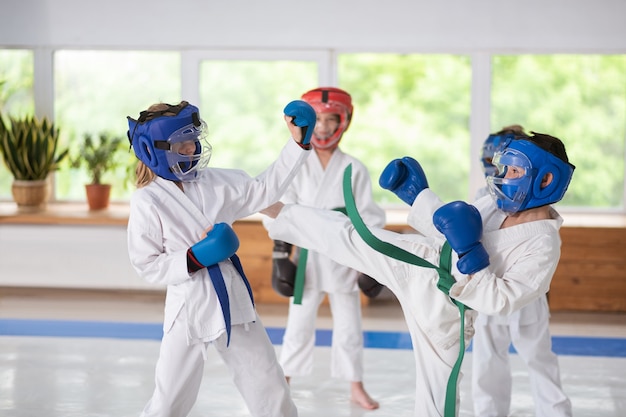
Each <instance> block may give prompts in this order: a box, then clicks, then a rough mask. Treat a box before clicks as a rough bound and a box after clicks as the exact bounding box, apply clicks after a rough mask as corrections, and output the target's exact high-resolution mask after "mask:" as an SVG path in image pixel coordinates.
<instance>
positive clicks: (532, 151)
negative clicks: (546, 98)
mask: <svg viewBox="0 0 626 417" xmlns="http://www.w3.org/2000/svg"><path fill="white" fill-rule="evenodd" d="M493 164H494V165H495V167H496V170H497V175H495V176H490V177H487V184H488V186H489V191H490V193H491V195H492V197H493V198H494V200H495V201H496V204H497V205H498V208H499V209H500V210H502V211H504V212H506V213H516V212H518V211H522V210H526V209H530V208H533V207H540V206H545V205H546V204H553V203H556V202H557V201H560V200H561V199H562V198H563V196H564V195H565V191H566V190H567V187H568V185H569V183H570V181H571V179H572V175H573V174H574V169H575V167H574V165H572V164H570V163H569V162H565V161H563V160H561V159H560V158H558V157H557V156H555V155H553V154H552V153H550V152H548V151H546V150H544V149H542V148H541V147H539V146H537V145H536V144H534V143H533V142H531V141H529V140H524V139H520V140H513V141H511V142H510V143H509V144H508V146H507V147H506V148H505V149H504V150H503V151H500V152H498V153H496V154H495V155H494V158H493ZM509 167H518V168H521V169H522V170H523V171H524V173H523V175H522V176H521V177H519V178H505V176H506V172H507V170H508V169H509ZM546 174H552V181H551V182H550V183H549V184H548V185H547V186H545V187H543V188H542V187H541V182H542V180H543V178H544V177H545V176H546Z"/></svg>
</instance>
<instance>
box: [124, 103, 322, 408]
mask: <svg viewBox="0 0 626 417" xmlns="http://www.w3.org/2000/svg"><path fill="white" fill-rule="evenodd" d="M128 119H129V120H128V124H129V131H128V137H129V140H130V143H131V146H132V147H133V149H134V151H135V155H136V156H137V158H138V159H139V163H138V166H137V186H138V189H137V191H136V192H135V193H134V194H133V196H132V199H131V203H130V217H129V220H128V252H129V256H130V261H131V264H132V266H133V267H134V269H135V270H136V271H137V273H138V274H139V275H140V276H141V277H142V278H144V279H145V280H147V281H148V282H150V283H153V284H159V285H166V286H167V295H166V301H165V314H164V316H165V317H164V323H163V332H164V334H163V339H162V341H161V349H160V354H159V359H158V362H157V365H156V371H155V389H154V392H153V394H152V397H151V399H150V400H149V401H148V403H147V404H146V406H145V408H144V410H143V412H142V414H141V415H142V416H143V417H156V416H160V417H173V416H177V417H178V416H186V415H187V414H188V413H189V411H190V410H191V408H192V406H193V404H194V403H195V401H196V397H197V395H198V392H199V389H200V383H201V380H202V375H203V368H204V366H203V365H204V359H205V358H206V355H207V348H208V346H209V345H212V346H213V347H214V348H215V350H216V351H217V353H218V354H219V355H220V356H221V358H222V359H223V361H224V363H225V364H226V366H227V367H228V368H229V370H230V372H231V373H232V375H233V381H234V383H235V385H236V386H237V389H238V390H239V392H240V393H241V395H242V397H243V399H244V401H245V403H246V405H247V406H248V409H249V411H250V413H251V415H252V416H259V417H261V416H263V417H277V416H284V417H295V416H297V410H296V407H295V405H294V402H293V401H292V399H291V394H290V391H289V387H288V385H287V384H286V382H285V377H284V374H283V371H282V369H281V367H280V365H279V364H278V361H277V358H276V353H275V351H274V347H273V346H272V344H271V342H270V340H269V338H268V336H267V333H266V331H265V328H264V327H263V325H262V323H261V321H260V320H259V317H258V315H257V313H256V310H255V308H254V301H253V296H252V292H251V290H250V285H249V283H248V281H247V279H246V277H245V273H244V271H243V268H242V266H241V262H240V261H239V258H238V257H237V255H236V251H237V248H238V246H239V240H238V239H237V236H236V235H235V233H234V231H233V229H232V228H231V225H232V223H233V222H234V221H236V220H237V219H240V218H242V217H244V216H248V215H250V214H252V213H255V212H257V211H258V210H260V209H262V208H263V207H267V205H269V204H272V203H273V202H275V201H277V200H278V199H279V198H280V196H281V195H282V193H283V192H284V191H285V189H286V188H287V186H288V185H289V182H290V181H291V180H292V179H293V177H294V176H295V174H296V172H297V170H298V169H299V168H300V167H301V166H302V164H303V163H304V160H305V158H306V157H307V156H308V153H309V152H308V151H307V150H308V149H309V148H310V145H309V144H308V142H309V140H310V135H308V136H307V135H305V136H304V137H303V134H302V131H301V127H305V126H311V127H312V126H314V125H315V112H314V110H313V109H312V108H311V107H310V106H309V105H308V104H306V103H304V102H302V101H294V102H292V103H290V104H289V105H287V107H286V108H285V121H286V122H287V126H288V128H289V131H290V133H291V135H292V137H293V139H294V140H289V141H288V142H287V144H286V145H285V147H284V148H283V150H282V152H281V153H280V155H279V157H278V159H277V160H276V161H275V162H274V163H273V164H271V165H270V166H269V167H268V168H267V170H266V171H265V172H264V173H263V174H262V175H261V176H259V177H256V178H252V177H250V176H249V175H247V174H246V173H245V172H243V171H241V170H234V169H217V168H207V165H208V162H209V158H210V155H211V145H210V144H209V143H208V141H207V127H206V123H205V122H204V121H203V120H202V119H201V118H200V114H199V111H198V108H197V107H195V106H193V105H191V104H189V103H187V102H185V101H183V102H181V103H180V104H178V105H175V106H172V105H169V104H165V103H161V104H157V105H154V106H152V107H150V108H149V109H148V110H146V111H143V112H141V113H140V116H139V118H138V119H136V120H135V119H132V118H130V117H129V118H128Z"/></svg>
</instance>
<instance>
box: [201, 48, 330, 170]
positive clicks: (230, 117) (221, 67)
mask: <svg viewBox="0 0 626 417" xmlns="http://www.w3.org/2000/svg"><path fill="white" fill-rule="evenodd" d="M317 73H318V66H317V64H316V63H315V62H311V61H285V60H278V61H273V60H272V61H269V60H268V61H257V60H244V59H242V60H203V61H202V62H201V65H200V105H199V108H200V114H201V116H202V118H203V119H204V120H205V121H206V122H207V124H208V127H209V142H210V143H211V145H212V146H213V156H212V158H211V166H216V167H224V168H240V169H243V170H244V171H246V172H247V173H248V174H250V175H257V174H260V173H261V172H262V171H263V170H264V169H265V168H266V167H267V166H268V165H269V164H270V163H271V162H273V161H274V159H276V157H277V156H278V152H279V150H280V149H282V147H283V146H284V145H285V143H286V142H287V140H288V139H289V132H288V130H287V128H286V126H285V122H284V120H283V109H284V107H285V105H286V104H287V103H289V102H290V101H292V100H295V99H299V98H300V97H301V96H302V94H303V93H304V92H306V91H308V90H310V89H312V88H315V87H317V86H318V85H317V83H318V82H317Z"/></svg>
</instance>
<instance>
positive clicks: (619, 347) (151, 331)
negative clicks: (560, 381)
mask: <svg viewBox="0 0 626 417" xmlns="http://www.w3.org/2000/svg"><path fill="white" fill-rule="evenodd" d="M267 334H268V335H269V338H270V340H271V341H272V343H273V344H274V345H280V344H282V341H283V335H284V334H285V329H284V328H277V327H268V328H267ZM0 336H43V337H46V336H48V337H93V338H114V339H147V340H161V337H162V336H163V329H162V324H161V323H124V322H104V321H73V320H26V319H0ZM363 339H364V345H365V347H366V348H379V349H411V348H412V344H411V337H410V335H409V333H407V332H383V331H366V332H364V333H363ZM331 340H332V331H331V330H323V329H320V330H317V331H316V341H315V345H316V346H330V344H331ZM471 349H472V347H471V345H470V347H469V348H468V351H471ZM552 349H553V350H554V352H555V353H556V354H557V355H573V356H603V357H616V358H626V339H625V338H611V337H579V336H553V337H552ZM511 352H513V353H514V352H515V350H514V349H513V348H512V347H511Z"/></svg>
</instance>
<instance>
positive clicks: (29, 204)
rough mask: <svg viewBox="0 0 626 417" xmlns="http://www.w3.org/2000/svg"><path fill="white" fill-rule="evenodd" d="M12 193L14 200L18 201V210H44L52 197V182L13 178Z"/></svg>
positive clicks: (26, 211) (27, 211)
mask: <svg viewBox="0 0 626 417" xmlns="http://www.w3.org/2000/svg"><path fill="white" fill-rule="evenodd" d="M11 194H13V201H15V202H16V203H17V209H18V211H20V212H24V213H32V212H37V211H43V210H45V209H46V204H47V202H48V198H49V197H50V183H49V182H48V180H37V181H24V180H13V183H12V184H11Z"/></svg>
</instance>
